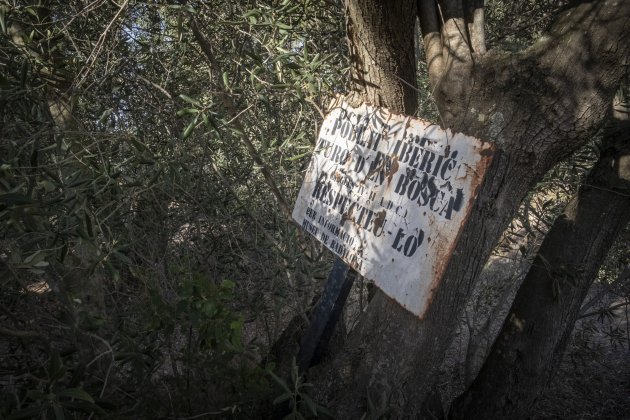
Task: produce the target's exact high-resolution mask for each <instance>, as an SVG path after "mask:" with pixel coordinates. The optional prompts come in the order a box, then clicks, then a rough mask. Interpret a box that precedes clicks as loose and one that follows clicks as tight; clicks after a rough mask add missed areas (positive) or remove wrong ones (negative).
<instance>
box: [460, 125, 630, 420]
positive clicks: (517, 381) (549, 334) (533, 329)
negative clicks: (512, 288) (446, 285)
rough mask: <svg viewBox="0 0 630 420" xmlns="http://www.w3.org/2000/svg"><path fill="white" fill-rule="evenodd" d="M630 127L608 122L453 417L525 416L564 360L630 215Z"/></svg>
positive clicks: (511, 417)
mask: <svg viewBox="0 0 630 420" xmlns="http://www.w3.org/2000/svg"><path fill="white" fill-rule="evenodd" d="M629 133H630V122H628V121H620V120H618V119H614V120H613V123H612V124H610V125H609V126H608V127H607V129H606V130H605V138H604V143H603V150H602V152H601V156H600V159H599V160H598V162H597V163H596V165H595V167H594V168H593V170H592V171H591V173H590V174H589V176H588V177H587V179H586V181H585V182H584V184H583V186H582V187H581V189H580V191H579V193H578V194H577V196H575V197H574V198H573V199H572V200H571V201H570V202H569V204H568V205H567V207H566V208H565V210H564V212H563V214H562V215H561V216H560V217H559V218H558V219H557V220H556V222H555V223H554V225H553V227H552V228H551V230H550V231H549V233H548V234H547V236H546V237H545V240H544V241H543V243H542V245H541V248H540V250H539V252H538V255H537V257H536V259H535V260H534V263H533V264H532V267H531V268H530V270H529V272H528V273H527V276H526V277H525V280H524V282H523V284H522V285H521V287H520V289H519V291H518V293H517V294H516V298H515V300H514V303H513V304H512V307H511V308H510V311H509V312H508V316H507V318H506V320H505V322H504V324H503V327H502V329H501V331H500V332H499V335H498V337H497V339H496V341H495V343H494V345H493V347H492V350H491V351H490V355H489V356H488V358H487V360H486V362H485V363H484V365H483V367H482V369H481V371H480V373H479V375H478V376H477V378H476V379H475V381H474V382H473V383H472V385H471V386H470V387H469V388H468V390H466V392H465V393H464V394H463V395H462V396H460V397H459V398H458V399H457V400H455V402H454V403H453V405H452V411H451V413H450V416H451V418H454V419H457V418H493V419H494V418H510V419H520V418H523V419H524V418H527V416H528V414H529V412H530V410H531V409H532V407H533V404H534V401H535V400H536V398H537V397H538V396H539V395H540V393H541V392H542V391H543V390H544V387H545V385H546V384H547V382H548V381H549V380H550V379H551V376H552V374H553V373H554V372H555V367H557V366H558V365H559V363H560V359H561V357H562V354H563V353H564V349H565V347H566V345H567V341H568V339H569V336H570V335H571V331H572V330H573V326H574V324H575V321H576V320H577V319H578V316H579V313H580V307H581V305H582V302H583V301H584V298H585V297H586V294H587V292H588V290H589V288H590V286H591V284H592V282H593V279H594V278H595V276H596V274H597V271H598V270H599V267H600V265H601V264H602V262H603V260H604V258H605V257H606V254H607V253H608V250H609V249H610V247H611V246H612V244H613V242H614V240H615V237H616V236H617V235H618V233H619V232H620V231H621V230H622V229H623V227H624V226H625V225H626V224H627V223H628V221H630V134H629ZM498 372H500V374H497V373H498Z"/></svg>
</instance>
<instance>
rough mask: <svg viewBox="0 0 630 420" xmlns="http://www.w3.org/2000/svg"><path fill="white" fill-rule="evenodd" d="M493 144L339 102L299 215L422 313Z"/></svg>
mask: <svg viewBox="0 0 630 420" xmlns="http://www.w3.org/2000/svg"><path fill="white" fill-rule="evenodd" d="M492 155H493V149H492V145H491V144H489V143H485V142H482V141H480V140H478V139H476V138H474V137H469V136H465V135H463V134H460V133H457V134H452V133H451V132H450V131H449V130H443V129H441V128H440V127H438V126H436V125H434V124H431V123H429V122H427V121H423V120H420V119H415V118H412V117H409V116H403V115H397V114H393V113H390V112H389V111H387V110H386V109H384V108H377V107H373V106H370V105H367V104H363V105H361V106H360V107H358V108H353V107H350V106H349V105H348V104H346V103H345V102H343V100H341V99H337V100H336V102H335V103H334V105H333V106H332V107H331V111H330V113H329V114H328V115H327V116H326V118H325V120H324V122H323V124H322V127H321V131H320V134H319V138H318V140H317V146H316V148H315V151H314V153H313V157H312V159H311V162H310V164H309V167H308V170H307V172H306V176H305V179H304V183H303V184H302V188H301V190H300V193H299V195H298V198H297V201H296V204H295V208H294V210H293V218H294V219H295V220H296V221H297V222H298V223H299V224H300V225H301V226H302V227H303V228H304V230H306V231H307V232H308V233H310V234H311V235H313V236H314V237H316V238H317V239H318V240H319V241H321V242H322V243H323V244H324V245H325V246H326V247H327V248H328V249H330V250H331V251H332V252H333V253H335V254H336V255H337V256H339V257H340V258H341V259H342V260H343V261H345V262H346V263H347V264H349V265H350V266H351V267H352V268H354V269H355V270H357V271H358V272H359V273H361V274H362V275H363V276H365V277H367V278H368V279H370V280H373V281H374V283H375V284H376V285H377V286H378V287H379V288H381V289H382V290H383V291H384V292H385V293H386V294H387V295H389V296H390V297H392V298H393V299H395V300H396V301H398V302H399V303H400V304H401V305H403V306H404V307H405V308H407V309H408V310H410V311H411V312H413V313H414V314H416V315H418V316H422V314H423V313H424V311H425V310H426V307H427V305H428V302H430V299H431V295H432V293H433V290H432V289H433V288H435V285H437V284H438V283H439V280H440V279H441V277H442V275H443V271H444V268H445V266H446V264H445V260H447V259H448V258H449V256H450V254H451V252H452V250H453V248H454V246H455V244H456V243H457V238H458V235H459V233H460V231H461V228H462V225H463V223H464V221H465V220H466V219H467V216H468V213H469V212H470V209H471V206H472V203H473V202H474V199H475V196H476V192H477V188H478V186H479V185H480V184H481V181H482V180H483V176H484V174H485V172H486V170H487V168H488V166H489V164H490V161H491V159H492Z"/></svg>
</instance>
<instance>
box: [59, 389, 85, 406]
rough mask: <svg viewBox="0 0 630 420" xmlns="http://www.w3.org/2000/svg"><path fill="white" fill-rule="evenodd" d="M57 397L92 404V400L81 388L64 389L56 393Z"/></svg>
mask: <svg viewBox="0 0 630 420" xmlns="http://www.w3.org/2000/svg"><path fill="white" fill-rule="evenodd" d="M57 395H58V396H59V397H69V398H74V399H77V400H82V401H87V402H91V403H93V402H94V399H93V398H92V397H91V396H90V394H88V393H87V392H85V390H83V389H82V388H66V389H64V390H62V391H60V392H58V393H57Z"/></svg>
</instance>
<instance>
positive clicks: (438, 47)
mask: <svg viewBox="0 0 630 420" xmlns="http://www.w3.org/2000/svg"><path fill="white" fill-rule="evenodd" d="M418 17H419V18H420V31H421V32H422V42H423V44H424V52H425V56H426V61H427V66H428V69H429V81H430V82H431V86H434V87H435V86H437V85H438V84H439V82H440V79H441V78H442V76H443V74H444V59H443V58H442V29H441V28H442V25H441V24H440V22H441V21H440V16H439V14H438V9H437V3H436V1H435V0H418Z"/></svg>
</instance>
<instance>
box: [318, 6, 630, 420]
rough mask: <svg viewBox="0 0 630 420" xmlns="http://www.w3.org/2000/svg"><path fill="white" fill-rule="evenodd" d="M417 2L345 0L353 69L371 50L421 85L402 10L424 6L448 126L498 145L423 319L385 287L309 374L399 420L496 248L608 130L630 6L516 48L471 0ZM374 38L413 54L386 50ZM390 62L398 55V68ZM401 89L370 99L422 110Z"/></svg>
mask: <svg viewBox="0 0 630 420" xmlns="http://www.w3.org/2000/svg"><path fill="white" fill-rule="evenodd" d="M409 3H410V2H409V1H404V0H395V1H394V0H392V1H387V2H379V1H375V0H348V1H347V12H348V26H349V30H348V37H349V42H350V46H351V50H352V51H359V54H361V55H360V56H359V57H358V59H357V57H353V66H354V67H355V69H354V71H355V72H358V73H359V72H363V73H365V72H366V71H367V72H370V71H371V70H370V68H367V69H366V68H365V66H364V65H363V64H362V63H365V60H366V59H368V58H369V59H370V60H373V63H374V64H373V67H374V66H377V65H380V66H381V67H383V68H384V69H385V70H384V72H385V74H388V73H389V72H391V73H393V74H391V75H388V76H387V79H386V80H398V82H399V88H400V89H405V87H406V88H407V89H410V90H413V85H414V84H413V83H411V82H409V81H408V79H405V77H408V76H406V75H405V74H406V73H404V72H403V71H402V70H401V69H402V68H403V67H404V65H405V63H406V62H407V61H408V58H407V57H408V56H409V54H413V44H412V43H404V42H402V41H401V34H409V37H411V36H412V34H413V26H412V21H411V20H410V19H406V18H405V19H400V20H399V21H396V20H395V19H392V17H393V16H397V15H399V14H400V11H401V10H408V12H407V14H405V16H406V15H409V14H412V13H413V12H414V11H415V10H416V9H417V10H418V13H419V15H420V22H421V29H422V32H423V39H424V46H425V52H426V57H427V61H428V64H429V72H430V79H431V81H432V83H433V93H434V97H435V100H436V103H437V105H438V109H439V110H440V114H441V121H440V122H441V124H442V125H444V126H448V127H450V128H451V129H454V130H456V131H462V132H465V133H467V134H470V135H474V136H476V137H479V138H482V139H484V140H487V141H492V142H494V143H495V144H496V147H497V153H496V155H495V157H494V160H493V162H492V165H491V167H490V168H489V170H488V172H487V175H486V179H485V181H484V183H483V185H482V186H481V188H480V191H479V195H478V198H477V201H476V203H475V205H474V206H473V209H472V213H471V215H470V218H469V220H468V223H467V224H466V225H465V226H464V227H463V231H462V234H461V236H460V241H459V243H458V244H457V246H456V249H455V251H454V252H453V254H452V255H451V256H450V259H449V262H448V266H447V269H446V272H445V275H444V276H443V278H442V280H441V284H440V287H439V288H438V290H437V291H436V293H435V295H434V296H433V300H432V304H431V306H430V307H429V309H428V311H427V313H426V314H425V316H424V317H423V318H422V319H418V318H416V317H414V316H413V315H412V314H411V313H409V312H407V311H405V310H404V309H403V308H401V307H400V306H399V305H398V304H396V303H395V302H394V301H393V300H391V299H389V298H388V297H386V296H384V295H383V294H382V293H378V294H377V295H376V296H375V297H374V299H373V300H372V302H371V303H370V305H369V308H368V310H367V311H366V313H365V314H364V317H363V319H362V320H361V322H360V323H359V325H358V326H357V327H356V328H355V330H354V331H353V332H352V333H351V335H350V337H349V340H348V344H347V345H346V347H345V349H344V350H343V351H341V352H340V353H339V354H337V355H336V357H334V358H333V359H332V361H331V362H330V363H328V364H326V365H324V366H321V367H319V368H318V369H317V371H316V372H312V373H311V378H310V380H311V381H312V382H315V384H316V389H318V390H320V393H321V394H320V395H319V396H318V398H319V399H320V400H321V402H322V403H324V404H326V405H328V406H329V407H330V408H331V409H332V411H333V412H334V413H335V414H336V415H337V416H338V417H339V418H360V417H361V415H362V414H363V413H364V412H366V407H367V404H366V396H369V401H370V402H371V404H370V406H372V407H374V408H375V409H376V410H379V409H380V408H388V409H389V410H390V413H391V414H392V416H394V417H400V416H405V415H406V416H410V415H414V414H415V413H419V412H420V407H421V404H422V402H423V400H424V398H425V396H426V393H427V391H428V389H429V388H430V386H431V384H432V383H433V382H432V381H433V380H432V377H433V375H434V373H435V372H436V370H437V368H438V366H439V365H440V361H441V359H442V357H443V353H444V351H445V349H446V347H447V346H448V344H449V342H450V340H451V333H452V331H453V330H454V328H455V326H456V321H457V315H458V313H459V311H460V309H461V307H462V305H463V303H464V302H465V299H466V296H467V294H468V292H469V290H471V288H472V285H473V284H474V282H475V281H476V279H477V277H478V275H479V273H480V272H481V269H482V267H483V265H484V262H485V261H486V259H487V258H488V256H489V255H490V252H491V250H492V248H493V247H494V246H495V244H496V243H497V241H498V239H499V237H500V235H501V233H502V231H503V230H504V229H505V227H506V226H507V225H508V223H509V221H510V220H511V219H512V217H513V215H514V214H515V212H516V210H517V207H518V205H519V203H520V202H521V200H522V199H523V197H524V196H525V195H526V194H527V192H528V191H529V190H530V188H531V187H532V186H533V184H534V183H535V182H537V181H538V180H540V179H541V177H542V176H543V175H544V173H545V172H546V171H548V170H549V169H550V168H551V167H552V165H553V164H555V163H556V162H557V161H558V160H560V159H562V158H564V157H566V156H568V155H569V154H570V153H571V152H573V151H574V150H576V149H577V148H578V147H579V146H580V145H581V144H583V143H584V142H585V141H586V140H587V139H588V138H590V137H592V135H593V134H594V133H595V131H596V130H597V129H598V128H599V127H600V125H601V123H602V121H603V119H604V118H605V116H606V114H607V111H608V108H609V104H610V102H611V100H612V97H613V95H614V92H615V89H616V87H617V86H618V84H619V82H620V80H621V78H622V76H623V71H624V70H623V68H622V65H621V63H622V62H623V61H625V60H627V57H628V53H629V51H630V46H629V43H628V42H627V38H628V35H630V2H619V1H590V2H589V1H582V2H579V3H578V4H576V5H574V6H573V7H571V8H568V9H567V10H566V11H565V12H564V14H563V15H562V16H560V17H559V19H558V20H557V22H556V23H555V24H554V25H553V27H552V28H551V31H550V32H549V34H548V35H547V36H545V37H543V38H542V39H541V40H539V41H538V42H537V43H536V44H534V45H533V46H532V47H531V48H529V49H527V50H525V51H523V52H521V53H518V54H504V53H500V52H496V51H493V50H489V51H488V52H487V53H485V54H484V51H485V46H483V47H482V46H481V45H482V44H483V39H482V37H481V34H480V33H479V31H476V30H475V29H474V28H475V27H477V28H478V27H480V25H481V24H482V22H479V20H480V19H482V17H483V14H482V13H478V12H477V13H475V12H474V10H473V12H472V13H471V12H470V10H471V8H470V7H464V2H463V1H440V2H439V7H437V6H436V3H435V2H434V1H433V0H420V1H418V5H417V6H414V5H413V4H409ZM467 3H468V2H467ZM473 6H474V3H473ZM407 7H408V9H406V8H407ZM472 9H474V7H472ZM357 11H358V12H357ZM465 11H466V12H465ZM382 16H387V17H386V18H383V17H382ZM470 19H472V22H471V21H470ZM475 19H477V24H476V25H475ZM357 26H365V28H363V29H362V30H361V31H358V30H357ZM467 28H468V29H467ZM361 34H364V35H361ZM365 37H373V38H378V41H374V43H369V42H366V38H365ZM375 43H384V44H387V43H390V45H389V47H388V48H409V50H398V51H397V54H391V53H390V54H384V53H382V52H381V50H380V49H379V48H378V47H377V46H376V45H375ZM359 45H360V46H362V48H363V49H365V52H361V51H362V48H358V47H357V46H359ZM471 45H472V46H473V47H471ZM475 46H477V47H476V49H475ZM388 51H389V50H388ZM391 60H400V61H396V62H397V63H398V64H397V65H392V64H391V62H390V61H391ZM363 79H364V80H368V81H369V84H361V83H357V84H356V88H357V89H358V90H359V91H360V92H361V93H362V94H363V96H364V98H366V99H370V98H374V96H373V95H374V94H373V93H372V94H370V89H378V88H379V84H380V83H383V84H384V85H385V83H386V80H385V79H383V80H382V81H381V80H380V79H379V77H375V78H368V77H365V76H364V77H363ZM407 83H409V85H411V86H409V85H408V84H407ZM391 91H392V90H391V89H389V88H388V89H386V90H383V91H381V95H380V97H379V101H378V102H377V101H374V100H372V101H371V102H373V103H376V104H378V105H384V106H388V107H390V108H392V109H394V110H397V111H400V110H401V109H403V110H405V112H409V111H410V110H412V109H407V108H406V106H409V105H406V104H407V103H408V100H407V99H406V98H408V97H409V95H410V94H411V93H408V94H397V93H396V92H397V91H396V89H394V90H393V91H394V93H387V96H385V92H391ZM390 95H391V96H390ZM445 258H449V257H448V256H445Z"/></svg>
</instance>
